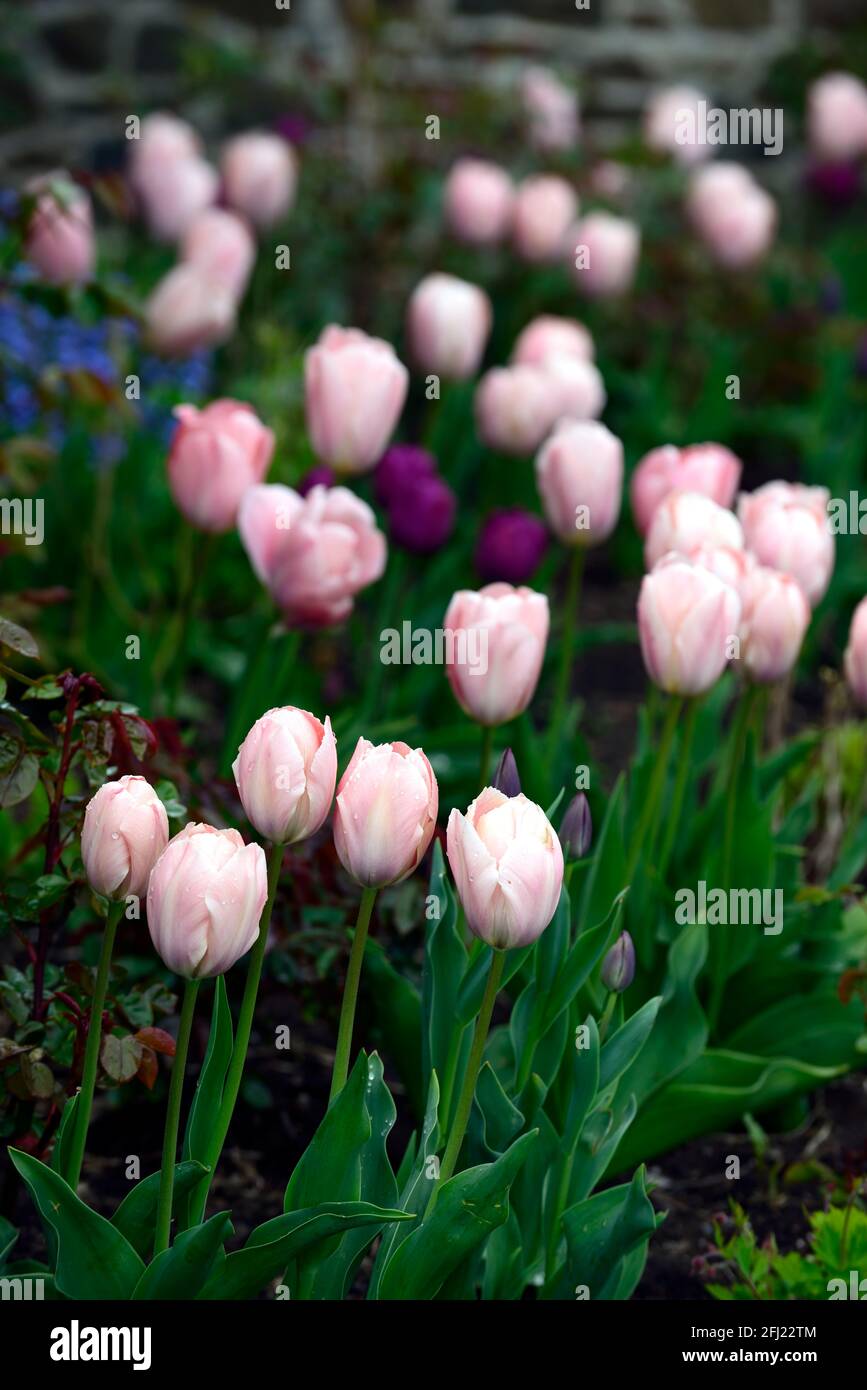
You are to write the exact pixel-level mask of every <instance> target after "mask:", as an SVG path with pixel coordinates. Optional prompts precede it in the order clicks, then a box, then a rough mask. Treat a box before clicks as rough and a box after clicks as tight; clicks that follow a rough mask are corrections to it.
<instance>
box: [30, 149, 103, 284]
mask: <svg viewBox="0 0 867 1390" xmlns="http://www.w3.org/2000/svg"><path fill="white" fill-rule="evenodd" d="M27 191H28V192H29V193H31V194H32V195H33V197H34V199H35V205H34V209H33V212H32V214H31V216H30V220H29V222H28V225H27V233H26V238H25V243H24V255H25V258H26V259H27V260H28V261H29V262H30V264H31V265H33V266H35V267H36V269H37V270H38V271H39V274H40V275H41V276H42V279H43V280H47V281H48V282H49V284H52V285H81V284H85V283H86V282H87V281H88V280H90V279H92V278H93V270H94V262H95V260H96V245H95V242H94V235H93V208H92V207H91V202H90V198H89V197H88V196H87V194H86V193H85V191H84V189H83V188H79V186H78V185H77V184H75V183H73V182H72V180H71V179H70V178H69V176H68V175H67V174H64V173H55V174H49V175H47V176H46V177H44V178H39V179H35V180H33V182H32V183H30V184H29V185H28V189H27Z"/></svg>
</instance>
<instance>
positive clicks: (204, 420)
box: [168, 400, 274, 533]
mask: <svg viewBox="0 0 867 1390" xmlns="http://www.w3.org/2000/svg"><path fill="white" fill-rule="evenodd" d="M174 413H175V417H176V419H177V421H178V427H177V429H176V431H175V435H174V438H173V440H172V447H171V451H170V453H169V460H168V476H169V487H170V488H171V493H172V497H173V498H174V500H175V503H176V504H177V507H178V509H179V510H180V511H181V513H182V514H183V515H184V516H185V517H186V519H187V521H189V522H190V524H191V525H192V526H195V527H197V528H198V529H199V530H200V531H210V532H214V533H220V532H223V531H230V530H231V529H232V527H233V526H234V525H235V523H236V521H237V518H238V507H239V506H240V503H241V498H242V497H243V496H244V493H245V492H246V491H247V489H248V488H250V487H252V486H253V485H254V484H256V483H261V482H262V480H263V478H264V477H265V474H266V473H267V471H268V467H269V464H270V462H271V455H272V453H273V452H274V435H273V433H272V431H271V430H269V429H267V428H266V426H265V425H263V424H262V422H261V420H260V419H259V418H258V416H257V415H256V414H255V412H254V411H253V410H252V409H251V407H250V406H248V405H245V404H244V403H243V402H242V401H232V400H220V401H212V402H211V404H210V405H208V406H205V408H204V409H203V410H198V409H197V408H196V406H194V405H179V406H176V407H175V412H174Z"/></svg>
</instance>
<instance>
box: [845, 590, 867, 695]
mask: <svg viewBox="0 0 867 1390" xmlns="http://www.w3.org/2000/svg"><path fill="white" fill-rule="evenodd" d="M843 670H844V672H845V674H846V680H847V681H848V684H849V689H850V690H851V691H852V694H853V695H854V696H855V699H856V700H857V701H858V704H859V705H862V706H864V707H865V708H867V598H862V600H861V602H860V603H859V604H858V607H857V608H856V609H855V612H854V613H853V615H852V626H851V627H850V628H849V643H848V646H847V647H846V651H845V653H844V656H843Z"/></svg>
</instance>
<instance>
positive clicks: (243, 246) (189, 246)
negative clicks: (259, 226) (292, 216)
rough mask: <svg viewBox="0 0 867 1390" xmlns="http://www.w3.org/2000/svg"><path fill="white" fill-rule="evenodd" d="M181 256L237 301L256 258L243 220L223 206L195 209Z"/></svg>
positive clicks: (253, 246) (185, 235)
mask: <svg viewBox="0 0 867 1390" xmlns="http://www.w3.org/2000/svg"><path fill="white" fill-rule="evenodd" d="M181 259H182V261H184V262H185V263H186V264H187V265H192V266H194V267H195V268H196V270H198V271H199V272H200V273H201V274H202V275H204V276H205V278H206V279H207V280H208V281H209V282H210V283H211V284H212V285H216V286H219V288H220V289H221V290H223V291H225V292H227V293H228V294H229V295H231V297H232V299H233V300H234V301H235V302H236V303H237V302H238V301H240V300H241V299H242V298H243V295H244V291H245V290H246V288H247V282H248V280H249V279H250V272H251V271H252V269H253V263H254V261H255V259H256V243H255V242H254V240H253V237H252V235H251V233H250V229H249V227H248V226H247V224H246V222H244V221H242V220H241V218H240V217H236V216H235V214H234V213H233V212H227V211H226V210H225V208H206V209H205V210H204V211H203V212H200V213H197V214H196V216H195V217H194V218H193V219H192V221H191V222H190V225H189V226H188V227H187V230H186V232H185V233H184V238H183V241H182V243H181Z"/></svg>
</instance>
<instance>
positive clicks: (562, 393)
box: [542, 356, 607, 427]
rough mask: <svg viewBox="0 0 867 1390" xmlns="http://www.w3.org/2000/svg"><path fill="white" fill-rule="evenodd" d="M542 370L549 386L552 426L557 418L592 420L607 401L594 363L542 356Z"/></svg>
mask: <svg viewBox="0 0 867 1390" xmlns="http://www.w3.org/2000/svg"><path fill="white" fill-rule="evenodd" d="M542 370H543V371H544V373H545V375H546V376H547V378H548V382H549V386H550V392H551V394H550V420H551V425H552V427H553V426H554V425H555V424H556V423H557V421H558V420H560V419H561V418H565V419H568V420H594V419H596V417H597V416H598V415H601V414H602V412H603V410H604V409H605V402H606V400H607V396H606V392H605V383H604V381H603V380H602V373H601V372H600V371H599V368H598V367H597V366H596V363H595V362H585V361H583V360H582V359H581V358H580V357H574V356H573V357H563V356H559V357H546V358H545V361H544V363H543V364H542Z"/></svg>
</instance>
